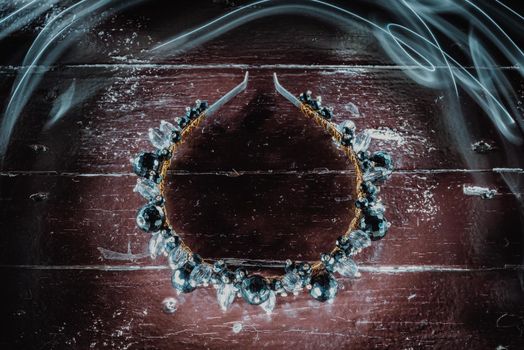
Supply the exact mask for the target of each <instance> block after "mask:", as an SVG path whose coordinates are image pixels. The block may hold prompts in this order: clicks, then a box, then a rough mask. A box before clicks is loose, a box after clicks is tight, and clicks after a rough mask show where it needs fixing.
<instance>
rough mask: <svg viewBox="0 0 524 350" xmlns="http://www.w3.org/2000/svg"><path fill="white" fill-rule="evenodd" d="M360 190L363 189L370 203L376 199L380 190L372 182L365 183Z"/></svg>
mask: <svg viewBox="0 0 524 350" xmlns="http://www.w3.org/2000/svg"><path fill="white" fill-rule="evenodd" d="M360 188H361V189H362V192H364V193H365V194H366V197H368V201H370V202H373V201H374V200H375V199H376V195H377V193H378V188H377V186H375V185H373V183H372V182H371V181H365V182H363V183H362V185H360Z"/></svg>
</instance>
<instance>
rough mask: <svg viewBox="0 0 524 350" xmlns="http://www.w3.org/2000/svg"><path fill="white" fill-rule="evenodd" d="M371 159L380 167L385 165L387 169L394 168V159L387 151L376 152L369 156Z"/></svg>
mask: <svg viewBox="0 0 524 350" xmlns="http://www.w3.org/2000/svg"><path fill="white" fill-rule="evenodd" d="M369 159H370V160H371V161H372V162H374V163H375V164H376V165H378V166H380V167H383V168H385V169H387V170H393V159H392V158H391V155H390V154H389V153H387V152H384V151H378V152H375V153H373V154H372V155H371V156H370V157H369Z"/></svg>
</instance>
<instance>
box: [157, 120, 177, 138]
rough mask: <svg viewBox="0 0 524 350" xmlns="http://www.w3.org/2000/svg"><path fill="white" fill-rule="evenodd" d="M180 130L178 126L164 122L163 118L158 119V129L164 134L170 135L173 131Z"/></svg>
mask: <svg viewBox="0 0 524 350" xmlns="http://www.w3.org/2000/svg"><path fill="white" fill-rule="evenodd" d="M177 130H180V128H178V127H176V126H174V125H173V124H171V123H170V122H166V121H165V120H161V121H160V131H162V132H163V133H164V134H165V135H171V134H172V133H173V131H177Z"/></svg>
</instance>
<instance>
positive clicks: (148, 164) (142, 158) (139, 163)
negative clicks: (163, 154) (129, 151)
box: [132, 152, 161, 178]
mask: <svg viewBox="0 0 524 350" xmlns="http://www.w3.org/2000/svg"><path fill="white" fill-rule="evenodd" d="M132 164H133V171H134V172H135V174H137V175H138V176H141V177H146V178H148V177H149V176H150V173H151V172H158V170H159V169H160V165H161V161H160V158H159V157H158V155H156V154H154V153H150V152H142V153H140V154H139V155H137V156H136V157H135V158H134V159H132Z"/></svg>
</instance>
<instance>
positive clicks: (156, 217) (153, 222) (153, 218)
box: [136, 204, 165, 232]
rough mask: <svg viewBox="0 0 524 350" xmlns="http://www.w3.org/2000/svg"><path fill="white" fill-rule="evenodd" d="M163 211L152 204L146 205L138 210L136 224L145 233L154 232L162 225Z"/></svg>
mask: <svg viewBox="0 0 524 350" xmlns="http://www.w3.org/2000/svg"><path fill="white" fill-rule="evenodd" d="M164 218H165V215H164V210H163V209H162V207H159V206H157V205H154V204H146V205H144V206H143V207H142V208H140V209H139V210H138V213H137V215H136V223H137V225H138V227H139V228H140V229H142V230H143V231H145V232H155V231H158V230H160V229H161V228H162V226H163V225H164Z"/></svg>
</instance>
